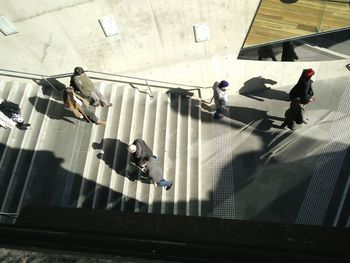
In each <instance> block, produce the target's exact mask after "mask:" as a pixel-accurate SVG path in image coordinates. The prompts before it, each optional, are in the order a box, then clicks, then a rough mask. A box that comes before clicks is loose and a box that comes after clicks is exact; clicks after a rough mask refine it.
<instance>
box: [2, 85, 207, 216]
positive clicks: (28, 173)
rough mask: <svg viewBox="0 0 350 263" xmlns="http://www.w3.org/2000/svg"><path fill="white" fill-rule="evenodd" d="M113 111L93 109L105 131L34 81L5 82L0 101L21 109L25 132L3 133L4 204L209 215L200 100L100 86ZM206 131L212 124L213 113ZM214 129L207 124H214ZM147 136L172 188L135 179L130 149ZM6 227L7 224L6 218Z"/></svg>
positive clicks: (5, 209) (13, 208)
mask: <svg viewBox="0 0 350 263" xmlns="http://www.w3.org/2000/svg"><path fill="white" fill-rule="evenodd" d="M96 85H98V86H99V88H100V90H101V91H102V93H103V94H104V95H105V96H106V97H107V98H108V99H109V100H110V101H111V102H112V103H113V107H110V108H101V107H98V108H96V109H95V114H96V115H97V116H98V117H99V118H101V119H104V120H107V125H106V126H105V127H101V126H96V125H91V124H89V123H86V122H84V121H80V120H78V119H75V118H74V117H73V115H72V114H71V113H70V112H69V111H67V110H65V109H64V108H63V103H62V100H61V96H60V95H59V94H57V92H56V91H54V90H51V89H45V90H44V89H43V88H42V87H40V86H37V85H36V84H34V83H31V82H27V83H19V82H17V81H4V80H2V81H0V97H1V99H8V100H10V101H13V102H16V103H19V104H20V107H21V109H22V115H23V117H24V118H25V120H27V121H28V122H29V123H30V124H31V126H30V127H29V129H28V130H27V131H22V130H18V129H17V128H14V129H4V128H0V205H1V212H2V213H19V212H20V211H21V209H22V208H23V207H25V206H28V205H38V206H56V207H77V208H91V209H116V210H121V211H134V212H146V213H162V214H175V215H191V216H203V215H210V214H211V210H212V206H211V197H210V195H211V189H212V180H211V177H212V175H211V170H210V169H208V168H210V162H209V161H206V162H205V164H203V165H202V144H208V142H210V140H211V138H210V135H209V134H208V133H206V132H205V131H204V130H205V129H204V130H203V128H204V127H202V121H201V118H203V116H202V115H203V114H202V113H203V111H202V108H201V102H200V101H199V100H196V99H192V98H189V97H186V96H180V95H174V94H173V95H168V94H165V93H163V92H160V91H157V90H155V91H154V97H153V98H152V97H151V96H149V95H148V94H147V93H146V92H143V91H142V90H138V89H135V88H132V87H130V86H118V84H116V83H107V82H101V83H97V84H96ZM205 118H207V120H206V122H205V124H204V126H205V125H206V126H208V125H209V126H210V125H211V119H209V121H208V116H206V117H205ZM209 126H208V127H209ZM136 138H142V139H144V140H145V141H146V142H147V143H148V145H149V146H150V147H151V148H152V149H153V152H154V153H155V154H156V155H158V156H159V158H160V162H161V165H162V168H163V171H164V177H165V178H166V179H170V180H173V181H174V185H173V187H172V188H171V190H169V191H166V190H165V189H163V188H157V187H155V186H154V185H153V184H152V183H150V182H147V181H142V180H135V181H132V180H130V179H129V178H128V177H129V174H128V163H129V157H130V156H129V155H128V152H127V145H128V144H129V143H131V142H132V141H133V140H134V139H136ZM1 219H2V220H1V222H8V220H7V219H6V218H5V217H1Z"/></svg>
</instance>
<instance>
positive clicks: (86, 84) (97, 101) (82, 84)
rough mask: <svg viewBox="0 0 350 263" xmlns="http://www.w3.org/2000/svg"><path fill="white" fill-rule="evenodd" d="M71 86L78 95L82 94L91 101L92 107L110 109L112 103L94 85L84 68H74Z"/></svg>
mask: <svg viewBox="0 0 350 263" xmlns="http://www.w3.org/2000/svg"><path fill="white" fill-rule="evenodd" d="M70 85H71V86H72V87H73V88H74V91H75V92H76V93H80V94H81V96H82V97H84V98H85V99H87V100H89V102H90V103H91V105H93V106H99V105H101V106H102V107H110V106H112V103H110V102H108V100H107V99H106V98H105V97H104V96H103V95H102V93H101V92H100V91H99V90H98V89H97V88H95V85H94V83H93V82H92V81H91V80H90V78H89V77H88V76H87V75H86V74H85V71H84V69H83V68H82V67H76V68H74V73H73V75H72V77H71V81H70Z"/></svg>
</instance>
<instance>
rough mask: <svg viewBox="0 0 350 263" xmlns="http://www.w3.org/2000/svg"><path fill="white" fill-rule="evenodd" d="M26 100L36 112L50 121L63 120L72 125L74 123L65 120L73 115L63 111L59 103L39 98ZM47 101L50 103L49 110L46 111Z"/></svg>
mask: <svg viewBox="0 0 350 263" xmlns="http://www.w3.org/2000/svg"><path fill="white" fill-rule="evenodd" d="M28 100H29V102H30V103H31V104H32V105H33V106H34V107H35V110H36V111H37V112H40V113H42V114H46V115H47V116H48V117H49V118H50V119H53V120H64V121H67V122H70V123H74V121H72V120H70V119H68V118H67V117H74V115H73V113H72V112H71V111H69V110H67V109H65V108H64V106H63V104H61V103H58V102H56V101H54V100H49V99H44V98H40V97H29V98H28ZM49 101H50V108H49V110H48V111H47V107H48V103H49Z"/></svg>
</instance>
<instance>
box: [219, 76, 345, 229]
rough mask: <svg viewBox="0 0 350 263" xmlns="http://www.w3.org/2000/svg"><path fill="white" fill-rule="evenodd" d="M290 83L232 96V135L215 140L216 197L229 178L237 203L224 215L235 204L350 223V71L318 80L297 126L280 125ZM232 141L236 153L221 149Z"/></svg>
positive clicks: (270, 217) (243, 214) (310, 220)
mask: <svg viewBox="0 0 350 263" xmlns="http://www.w3.org/2000/svg"><path fill="white" fill-rule="evenodd" d="M262 81H263V80H262ZM265 82H266V80H265ZM289 89H290V88H289V87H285V88H284V89H283V88H282V89H274V87H273V86H272V88H271V89H264V90H260V91H256V92H250V93H245V94H241V95H238V96H231V97H230V101H231V105H232V106H231V107H230V112H229V114H228V115H227V117H225V119H223V120H222V124H221V125H222V127H225V124H227V125H226V127H227V126H228V127H230V130H229V131H226V130H224V129H223V128H220V127H217V129H221V132H222V133H223V134H224V135H222V136H221V137H220V138H221V139H220V140H225V139H222V138H226V140H225V141H224V142H221V141H220V140H217V141H216V142H215V143H217V144H219V146H220V147H221V151H220V152H218V154H217V156H218V157H217V158H218V161H217V162H219V163H221V170H219V171H217V172H218V174H219V175H218V176H219V180H218V179H215V181H216V186H215V187H214V189H215V191H217V192H214V200H215V195H222V193H220V191H225V189H227V187H228V185H230V188H231V191H230V193H231V195H226V196H227V198H231V201H230V203H231V208H230V209H228V208H222V207H221V208H222V209H223V210H222V211H221V215H222V216H223V217H226V218H232V215H233V214H232V213H233V211H234V216H233V218H235V219H243V220H258V221H268V222H284V223H305V224H319V225H322V224H324V225H347V226H348V225H349V218H348V210H349V208H350V206H349V201H350V200H349V196H348V195H349V193H348V184H349V182H348V180H349V169H350V162H348V159H349V157H350V156H349V143H350V136H349V135H348V133H347V131H348V129H349V128H350V120H349V119H348V114H349V112H350V106H348V105H349V104H348V100H349V94H350V86H349V78H347V77H344V78H337V79H333V80H332V81H331V82H330V81H317V82H315V83H314V90H315V93H316V102H314V103H311V104H310V105H308V106H307V109H306V112H305V117H306V119H307V122H308V123H307V124H304V125H302V126H299V127H298V128H297V129H296V130H295V131H294V132H291V131H289V130H281V129H279V128H278V126H279V125H280V124H281V123H282V121H283V116H284V111H285V110H286V109H287V108H288V106H289V102H288V101H287V100H288V92H289ZM226 129H227V128H226ZM229 145H230V147H231V153H230V154H225V155H224V156H221V155H220V153H222V152H223V149H224V148H223V147H226V148H227V147H228V146H229ZM220 147H219V148H220ZM224 152H226V151H224ZM221 157H223V158H221ZM220 158H221V159H220ZM230 158H231V159H230ZM225 164H226V165H225ZM219 166H220V165H219ZM228 171H230V173H229V174H227V172H228ZM227 178H231V179H230V180H228V179H227ZM232 179H233V181H232ZM231 181H232V182H231ZM226 191H227V190H226ZM214 205H215V202H214ZM221 206H222V204H221ZM214 210H215V207H214ZM224 211H226V213H225V212H224Z"/></svg>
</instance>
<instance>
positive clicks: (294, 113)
mask: <svg viewBox="0 0 350 263" xmlns="http://www.w3.org/2000/svg"><path fill="white" fill-rule="evenodd" d="M304 110H305V109H304V105H303V104H301V102H300V99H299V98H296V99H293V100H292V102H291V103H290V108H289V109H288V110H286V112H285V113H284V116H285V118H286V119H285V120H284V122H283V123H282V125H281V126H280V128H281V129H285V127H286V126H287V127H288V128H289V129H291V130H294V129H295V125H294V123H296V124H302V123H306V122H305V121H304V117H303V111H304Z"/></svg>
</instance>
